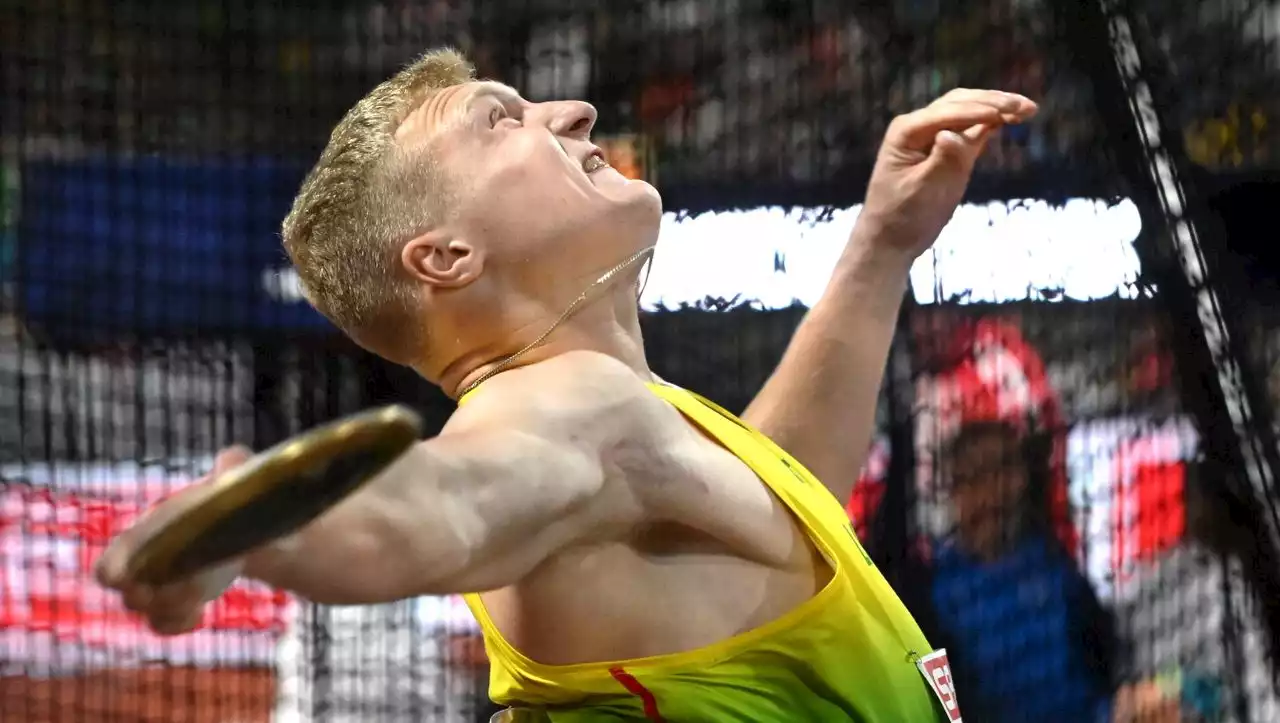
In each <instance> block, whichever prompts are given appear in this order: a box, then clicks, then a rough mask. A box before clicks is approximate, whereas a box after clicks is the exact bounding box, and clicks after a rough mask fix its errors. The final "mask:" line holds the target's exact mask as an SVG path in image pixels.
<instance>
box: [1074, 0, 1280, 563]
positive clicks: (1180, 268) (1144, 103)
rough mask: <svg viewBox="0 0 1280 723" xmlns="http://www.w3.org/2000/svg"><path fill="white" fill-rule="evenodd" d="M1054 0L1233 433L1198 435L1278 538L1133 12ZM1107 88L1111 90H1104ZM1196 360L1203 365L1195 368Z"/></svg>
mask: <svg viewBox="0 0 1280 723" xmlns="http://www.w3.org/2000/svg"><path fill="white" fill-rule="evenodd" d="M1059 5H1060V9H1061V12H1062V14H1063V16H1064V17H1072V16H1075V17H1074V22H1068V23H1067V27H1068V28H1069V29H1071V28H1073V29H1074V33H1075V34H1076V36H1077V37H1076V38H1075V41H1076V42H1075V44H1076V46H1077V47H1078V48H1080V49H1081V52H1082V53H1084V54H1085V55H1091V56H1092V60H1093V62H1092V68H1091V70H1092V75H1093V76H1094V81H1095V85H1096V87H1097V88H1098V89H1099V91H1100V92H1099V94H1098V98H1097V102H1098V104H1099V109H1100V110H1101V111H1102V114H1103V116H1104V117H1105V118H1107V119H1108V120H1111V121H1113V122H1122V123H1124V129H1125V130H1126V131H1130V132H1129V133H1123V134H1117V135H1118V136H1119V137H1120V142H1119V143H1117V146H1118V150H1119V151H1120V154H1121V155H1122V158H1121V159H1120V161H1121V163H1122V165H1125V166H1127V167H1129V168H1131V169H1132V170H1133V171H1140V173H1132V174H1131V175H1132V177H1131V181H1132V182H1133V183H1134V186H1135V188H1134V191H1135V198H1137V199H1139V200H1141V201H1143V202H1144V203H1140V204H1139V207H1140V210H1141V211H1142V212H1143V213H1142V215H1143V218H1144V221H1146V222H1148V223H1151V224H1152V225H1155V226H1157V227H1159V228H1160V230H1161V231H1162V232H1163V233H1157V234H1149V239H1152V240H1154V241H1155V243H1154V244H1153V246H1154V248H1151V247H1148V245H1147V244H1139V249H1138V250H1139V253H1140V254H1143V253H1144V252H1146V253H1145V254H1144V259H1143V260H1144V262H1145V263H1144V266H1146V267H1147V268H1148V270H1154V271H1155V272H1156V273H1155V274H1153V277H1155V278H1158V279H1159V282H1160V288H1159V293H1160V294H1161V296H1162V297H1164V298H1165V299H1166V300H1167V301H1168V302H1169V303H1170V304H1171V305H1173V306H1174V308H1175V309H1176V310H1177V311H1184V310H1185V311H1188V312H1191V314H1190V319H1188V321H1193V322H1194V324H1195V331H1196V336H1198V337H1199V338H1198V340H1197V341H1199V348H1193V349H1186V350H1185V352H1186V354H1187V356H1188V357H1189V361H1191V362H1192V365H1191V367H1190V368H1192V369H1193V370H1195V371H1199V372H1202V375H1203V378H1204V379H1206V380H1209V381H1211V382H1212V384H1211V385H1210V386H1209V388H1207V389H1205V390H1204V391H1205V392H1207V399H1206V400H1205V402H1206V404H1205V406H1206V408H1207V411H1209V412H1210V413H1211V414H1213V416H1215V417H1217V418H1222V419H1228V420H1230V422H1231V430H1230V431H1231V432H1232V433H1233V435H1227V434H1225V433H1224V430H1223V427H1222V425H1220V424H1204V425H1203V426H1204V430H1203V432H1204V434H1205V436H1206V441H1207V442H1208V443H1209V445H1211V448H1215V447H1216V448H1217V451H1221V452H1223V453H1225V454H1229V455H1231V462H1232V463H1233V465H1232V466H1233V467H1235V468H1236V469H1238V470H1240V471H1241V473H1242V474H1241V477H1242V478H1243V479H1244V480H1245V481H1246V482H1247V485H1248V490H1249V492H1250V494H1251V498H1252V501H1253V502H1254V503H1255V504H1257V505H1258V506H1259V507H1260V508H1261V509H1263V510H1265V511H1266V515H1265V519H1266V521H1267V523H1268V524H1267V530H1266V532H1267V534H1268V535H1270V536H1271V539H1272V541H1273V542H1280V516H1278V512H1277V505H1276V499H1275V477H1274V475H1275V470H1276V468H1277V466H1280V465H1277V464H1276V460H1275V456H1276V450H1275V443H1274V440H1272V439H1269V438H1270V437H1271V436H1272V435H1271V434H1270V433H1269V432H1268V429H1269V427H1268V423H1267V422H1268V417H1269V415H1268V414H1267V412H1266V409H1265V407H1264V406H1262V405H1260V404H1258V403H1257V401H1256V400H1255V399H1254V398H1253V395H1252V394H1250V393H1249V390H1248V389H1247V386H1246V383H1245V381H1246V380H1245V378H1244V375H1245V373H1246V372H1245V371H1244V366H1243V364H1242V363H1241V360H1240V355H1239V353H1238V342H1237V333H1236V330H1235V329H1234V328H1233V326H1234V325H1233V323H1232V321H1231V320H1230V319H1229V318H1228V316H1227V315H1226V314H1224V300H1223V298H1222V295H1221V294H1220V293H1219V292H1218V290H1217V289H1216V288H1215V284H1214V282H1213V279H1212V278H1211V277H1210V269H1209V267H1208V264H1207V263H1206V253H1205V251H1206V249H1205V247H1204V243H1205V239H1206V234H1205V231H1204V224H1203V223H1201V222H1199V221H1198V220H1197V216H1199V215H1200V208H1201V206H1202V204H1201V203H1200V202H1199V200H1198V199H1197V197H1196V196H1195V195H1194V193H1193V190H1192V188H1191V183H1190V179H1189V171H1190V162H1189V161H1188V160H1187V159H1186V156H1185V153H1184V152H1183V150H1182V148H1181V143H1180V140H1179V139H1178V137H1177V134H1176V132H1170V131H1168V129H1167V128H1168V126H1167V124H1166V123H1165V122H1164V120H1163V116H1164V113H1163V111H1162V110H1161V108H1160V107H1159V105H1158V104H1157V103H1156V100H1155V97H1156V93H1158V88H1159V84H1158V83H1157V82H1155V81H1154V80H1153V79H1150V78H1149V74H1150V73H1151V72H1152V71H1153V69H1154V64H1153V63H1154V61H1153V59H1152V58H1150V57H1149V54H1144V53H1143V52H1142V48H1141V47H1140V45H1139V43H1138V42H1137V41H1136V40H1135V32H1136V29H1135V25H1134V22H1133V17H1134V16H1133V15H1132V13H1131V12H1130V9H1129V8H1128V7H1127V6H1126V4H1125V3H1124V2H1122V0H1093V2H1091V3H1088V4H1086V5H1081V4H1079V3H1076V2H1072V1H1070V0H1061V1H1060V2H1059ZM1091 21H1092V22H1091ZM1068 32H1072V31H1071V30H1069V31H1068ZM1091 35H1092V36H1093V37H1090V36H1091ZM1099 38H1101V39H1103V43H1102V44H1103V45H1104V47H1105V51H1106V52H1099V53H1092V54H1091V53H1089V50H1087V49H1091V48H1096V47H1098V46H1099V45H1100V44H1099V43H1098V39H1099ZM1117 86H1118V88H1117ZM1107 88H1117V89H1118V90H1119V92H1118V93H1116V92H1112V93H1108V92H1105V90H1104V89H1107ZM1126 141H1127V142H1126ZM1160 244H1163V245H1164V247H1163V248H1160ZM1144 247H1146V248H1144ZM1153 251H1155V252H1157V254H1158V255H1157V254H1153V253H1152V252H1153ZM1170 262H1172V263H1170ZM1196 361H1204V362H1208V363H1207V364H1206V363H1201V364H1200V365H1198V366H1200V367H1202V368H1201V369H1196V366H1197V365H1195V363H1194V362H1196ZM1202 421H1203V420H1202Z"/></svg>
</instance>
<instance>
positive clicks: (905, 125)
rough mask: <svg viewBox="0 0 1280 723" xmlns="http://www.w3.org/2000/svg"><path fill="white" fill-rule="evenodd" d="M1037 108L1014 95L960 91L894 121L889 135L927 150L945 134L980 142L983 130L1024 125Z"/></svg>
mask: <svg viewBox="0 0 1280 723" xmlns="http://www.w3.org/2000/svg"><path fill="white" fill-rule="evenodd" d="M1037 110H1038V106H1037V105H1036V104H1035V103H1034V102H1032V101H1031V100H1029V99H1027V98H1025V97H1023V96H1021V95H1017V94H1015V93H1004V92H1001V91H995V90H971V89H968V88H959V89H957V90H953V91H951V92H950V93H948V94H946V95H944V96H942V97H941V98H939V99H938V100H936V101H934V102H933V103H932V104H930V105H928V106H926V107H924V108H921V109H920V110H918V111H915V112H913V113H908V114H906V115H903V116H899V117H898V118H895V119H894V121H893V123H891V124H890V126H889V132H888V136H889V138H890V139H891V140H892V141H894V142H895V143H896V144H897V145H900V146H902V147H905V148H911V149H916V150H925V149H927V148H928V147H930V146H931V145H933V143H934V142H935V140H936V139H937V137H938V135H939V134H940V133H942V132H943V131H951V132H954V133H962V134H965V135H966V136H967V137H968V139H969V140H971V141H975V142H976V141H981V140H982V132H981V129H975V127H976V126H983V127H986V128H998V127H999V126H1002V125H1005V124H1014V123H1021V122H1023V121H1025V120H1027V119H1029V118H1031V117H1032V116H1034V115H1035V114H1036V111H1037Z"/></svg>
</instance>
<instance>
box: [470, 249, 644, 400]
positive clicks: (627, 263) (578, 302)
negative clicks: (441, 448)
mask: <svg viewBox="0 0 1280 723" xmlns="http://www.w3.org/2000/svg"><path fill="white" fill-rule="evenodd" d="M653 249H654V247H653V246H649V247H648V248H644V249H641V250H639V251H637V252H635V253H634V254H632V255H630V256H628V257H627V258H625V259H623V260H622V262H621V263H619V264H618V265H617V266H614V267H613V268H611V269H609V270H608V271H606V272H604V273H603V274H601V275H600V278H598V279H596V280H595V281H592V282H591V283H590V284H588V285H587V288H585V289H583V290H582V293H581V294H578V298H576V299H574V300H573V301H572V302H571V303H570V304H569V306H568V307H566V308H565V310H564V312H563V313H561V314H560V316H559V317H558V318H557V319H556V320H555V321H554V322H552V323H551V326H549V327H547V330H546V331H544V332H542V334H541V335H539V336H538V338H537V339H534V340H533V341H531V342H529V343H528V344H527V345H525V347H524V348H523V349H521V350H520V351H518V352H516V353H514V354H511V355H508V356H506V357H504V358H502V359H501V360H500V361H499V362H498V363H497V364H494V365H493V366H492V367H490V368H489V371H487V372H485V373H484V374H481V375H480V376H479V377H478V378H477V379H476V380H475V381H473V382H471V383H470V384H468V385H467V386H466V387H465V388H464V389H463V390H462V391H461V392H460V393H459V394H458V398H459V399H461V398H463V397H465V396H466V395H467V394H469V393H470V392H471V390H473V389H475V388H476V387H478V386H480V385H481V384H482V383H484V382H485V381H486V380H488V379H489V378H490V377H492V376H493V375H494V374H497V373H498V372H501V371H502V370H503V369H506V368H507V367H509V366H511V363H512V362H514V361H515V360H516V359H519V358H520V357H522V356H524V355H525V354H528V353H529V352H530V351H532V350H533V349H534V348H536V347H537V346H538V345H540V344H541V343H542V342H544V341H546V340H547V337H549V336H551V332H553V331H555V330H556V329H558V328H559V327H560V325H561V324H563V323H564V322H565V320H567V319H568V318H569V317H570V316H573V312H575V311H577V310H578V308H579V307H580V306H582V305H583V304H585V303H586V302H587V299H588V297H590V295H591V292H592V291H593V290H594V289H596V288H598V287H600V286H602V285H604V284H607V283H609V282H610V281H611V280H613V278H614V277H615V276H617V275H618V274H620V273H622V272H623V271H625V270H626V269H628V268H630V267H631V265H632V264H634V263H635V262H637V261H640V260H641V259H650V258H652V257H653ZM646 278H647V277H646ZM637 289H638V290H637V292H636V295H637V297H639V294H640V292H642V291H643V290H644V285H643V284H640V285H638V287H637Z"/></svg>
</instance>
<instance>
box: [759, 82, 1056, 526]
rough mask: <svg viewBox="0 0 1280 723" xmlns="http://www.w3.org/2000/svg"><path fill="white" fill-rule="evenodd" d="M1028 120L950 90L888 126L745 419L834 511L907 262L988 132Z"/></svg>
mask: <svg viewBox="0 0 1280 723" xmlns="http://www.w3.org/2000/svg"><path fill="white" fill-rule="evenodd" d="M1035 111H1036V105H1035V104H1034V103H1032V102H1031V101H1029V100H1027V99H1026V98H1023V97H1022V96H1019V95H1014V94H1010V93H1001V92H999V91H989V90H968V89H958V90H955V91H952V92H951V93H948V94H947V95H945V96H943V97H942V98H940V99H939V100H937V101H935V102H934V103H933V104H931V105H929V106H928V107H926V108H923V109H921V110H918V111H916V112H914V113H909V114H907V115H904V116H900V117H898V118H896V119H895V120H894V121H893V123H891V124H890V126H889V129H888V131H887V133H886V134H885V139H884V144H883V145H882V146H881V148H880V155H879V157H878V158H877V160H876V168H875V171H874V172H873V173H872V176H871V181H870V183H869V184H868V187H867V198H866V203H865V205H864V206H863V210H862V214H861V216H860V217H859V219H858V223H857V226H856V227H855V228H854V230H853V232H852V233H851V234H850V237H849V243H848V245H847V246H846V248H845V250H844V253H843V254H842V255H841V257H840V260H839V261H838V262H837V264H836V267H835V270H834V272H833V274H832V276H831V280H830V282H828V284H827V288H826V290H825V292H824V293H823V295H822V297H821V298H820V299H819V301H818V302H817V303H816V304H815V305H814V307H813V309H811V310H810V311H809V313H808V314H807V315H806V316H805V319H804V321H802V322H801V324H800V327H799V328H798V329H797V330H796V333H795V336H794V338H793V339H792V341H791V345H790V346H789V347H788V348H787V352H786V354H785V355H783V358H782V361H781V363H779V365H778V368H777V370H775V371H774V373H773V375H772V376H771V377H770V378H769V380H768V382H766V383H765V386H764V388H763V389H762V390H761V391H760V394H759V395H758V396H757V397H756V398H755V400H754V401H752V403H751V405H750V406H749V407H748V408H747V411H746V412H745V413H744V414H743V418H744V420H745V421H747V422H748V423H750V424H752V425H754V426H756V427H757V428H759V429H760V430H761V431H762V432H764V433H765V434H766V435H768V436H770V437H771V438H772V439H773V440H774V441H775V442H777V443H778V444H779V445H780V446H781V447H782V448H784V449H786V450H787V451H788V452H790V453H791V454H792V455H794V456H795V457H796V459H798V460H800V462H801V463H802V464H804V465H805V466H806V467H807V468H809V470H810V471H811V472H813V473H814V474H815V475H816V476H817V477H818V478H819V479H821V480H822V481H823V482H824V483H825V484H826V485H827V487H828V488H829V489H830V490H831V491H832V493H833V494H835V496H836V497H837V498H838V499H840V500H841V501H842V502H843V501H845V500H847V499H848V498H849V494H850V492H851V491H852V489H853V484H854V482H855V481H856V480H857V477H858V473H859V472H860V471H861V468H862V464H863V462H865V460H866V456H867V450H868V447H869V445H870V441H871V432H872V426H873V424H874V422H875V419H874V417H875V404H876V397H877V395H878V394H879V391H880V382H881V380H882V378H883V376H884V365H885V361H886V359H887V357H888V355H889V345H890V343H891V341H892V338H893V329H894V326H895V323H896V321H897V317H898V312H899V309H900V306H901V303H902V295H903V292H904V291H905V289H906V282H907V273H908V271H909V270H910V267H911V262H912V261H914V260H915V258H916V257H917V256H918V255H920V253H922V252H923V251H924V250H925V249H927V248H928V247H929V246H930V245H932V244H933V242H934V240H935V239H937V237H938V234H939V233H940V232H941V231H942V228H943V226H944V225H945V224H946V223H947V221H948V220H950V218H951V215H952V213H954V212H955V208H956V205H957V204H958V203H959V202H960V198H961V197H962V196H963V195H964V191H965V188H966V186H967V185H968V182H969V176H970V174H971V173H972V171H973V165H974V162H975V161H976V160H977V158H978V156H979V155H980V154H981V152H982V149H983V147H984V146H985V145H986V142H987V140H988V138H989V137H990V134H991V132H992V130H993V129H995V128H998V127H999V126H1001V125H1003V124H1006V123H1018V122H1021V121H1023V120H1025V119H1027V118H1029V117H1031V116H1032V115H1034V113H1035Z"/></svg>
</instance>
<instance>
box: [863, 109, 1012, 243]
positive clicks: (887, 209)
mask: <svg viewBox="0 0 1280 723" xmlns="http://www.w3.org/2000/svg"><path fill="white" fill-rule="evenodd" d="M1036 110H1037V106H1036V104H1035V103H1033V102H1032V101H1030V100H1028V99H1026V98H1024V97H1022V96H1020V95H1016V94H1013V93H1002V92H1000V91H996V90H970V89H967V88H958V89H956V90H953V91H951V92H950V93H947V94H946V95H944V96H942V97H941V98H939V99H938V100H936V101H934V102H933V103H931V104H929V105H928V106H927V107H925V108H922V109H920V110H917V111H915V112H913V113H908V114H906V115H902V116H898V117H897V118H895V119H894V120H893V122H892V123H890V124H889V129H888V131H887V132H886V133H885V137H884V143H883V144H882V145H881V146H880V153H879V155H878V156H877V158H876V165H875V170H874V171H872V173H871V181H870V183H869V184H868V186H867V199H866V204H865V206H864V207H863V211H862V216H861V218H860V219H859V221H858V225H859V226H863V225H864V224H868V225H869V226H870V227H871V228H872V229H874V231H873V232H872V233H871V234H870V238H874V239H875V241H874V243H877V244H882V245H884V248H885V249H887V250H892V251H894V252H897V253H900V254H902V255H903V256H904V257H905V260H906V261H907V262H908V263H910V261H913V260H915V258H916V257H917V256H919V255H920V254H921V253H923V252H924V251H925V249H927V248H929V247H930V246H932V245H933V242H934V241H935V240H937V238H938V234H939V233H941V232H942V228H943V226H945V225H946V224H947V222H948V221H950V220H951V215H952V214H953V213H955V210H956V205H957V204H959V203H960V199H961V198H962V197H963V196H964V192H965V188H966V187H968V185H969V178H970V176H971V175H972V174H973V165H974V163H975V162H976V161H977V160H978V156H980V155H982V151H983V149H984V148H986V145H987V142H988V141H989V140H990V139H991V136H992V135H993V134H994V133H995V132H996V131H997V130H998V129H999V128H1000V127H1001V126H1003V125H1007V124H1016V123H1022V122H1023V121H1026V120H1028V119H1029V118H1031V117H1032V116H1034V115H1035V114H1036Z"/></svg>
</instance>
